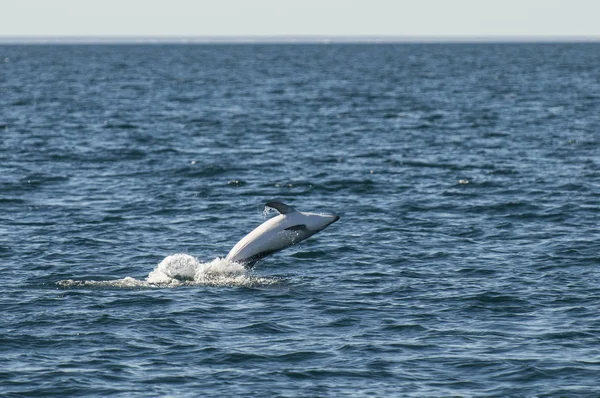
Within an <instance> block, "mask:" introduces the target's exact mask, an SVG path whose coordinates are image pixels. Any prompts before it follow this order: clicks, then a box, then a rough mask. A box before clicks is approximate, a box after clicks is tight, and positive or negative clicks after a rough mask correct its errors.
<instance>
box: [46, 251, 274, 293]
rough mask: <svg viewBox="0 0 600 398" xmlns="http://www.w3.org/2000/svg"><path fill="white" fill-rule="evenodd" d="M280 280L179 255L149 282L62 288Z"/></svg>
mask: <svg viewBox="0 0 600 398" xmlns="http://www.w3.org/2000/svg"><path fill="white" fill-rule="evenodd" d="M278 282H279V280H278V279H277V278H265V277H257V276H255V275H253V274H252V272H251V271H249V270H247V269H246V268H244V266H243V265H241V264H238V263H234V262H231V261H228V260H226V259H224V258H220V257H217V258H215V259H214V260H212V261H210V262H207V263H203V262H200V261H199V260H198V259H197V258H196V257H193V256H190V255H189V254H185V253H177V254H173V255H170V256H167V257H165V258H164V259H163V260H162V261H161V262H160V263H158V265H157V266H156V268H154V270H153V271H152V272H150V273H149V274H148V276H147V277H146V279H145V280H139V279H135V278H132V277H125V278H122V279H115V280H108V281H76V280H72V279H69V280H63V281H59V282H57V285H58V286H60V287H84V286H90V287H92V286H97V287H122V288H146V287H178V286H183V285H203V286H244V287H257V286H267V285H273V284H276V283H278Z"/></svg>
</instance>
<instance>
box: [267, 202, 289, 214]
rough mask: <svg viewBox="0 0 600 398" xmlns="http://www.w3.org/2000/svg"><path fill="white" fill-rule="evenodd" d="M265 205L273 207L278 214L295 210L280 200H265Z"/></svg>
mask: <svg viewBox="0 0 600 398" xmlns="http://www.w3.org/2000/svg"><path fill="white" fill-rule="evenodd" d="M265 207H270V208H272V209H275V210H277V211H278V212H279V214H288V213H293V212H295V211H296V210H295V209H294V208H293V207H292V206H288V205H286V204H285V203H281V202H267V203H266V204H265Z"/></svg>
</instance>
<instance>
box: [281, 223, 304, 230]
mask: <svg viewBox="0 0 600 398" xmlns="http://www.w3.org/2000/svg"><path fill="white" fill-rule="evenodd" d="M303 229H306V225H304V224H298V225H293V226H291V227H287V228H286V229H284V231H302V230H303Z"/></svg>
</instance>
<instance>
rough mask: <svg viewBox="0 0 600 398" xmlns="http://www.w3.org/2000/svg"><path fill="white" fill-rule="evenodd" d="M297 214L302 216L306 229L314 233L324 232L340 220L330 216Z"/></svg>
mask: <svg viewBox="0 0 600 398" xmlns="http://www.w3.org/2000/svg"><path fill="white" fill-rule="evenodd" d="M299 213H301V214H302V216H303V218H302V222H303V223H304V225H306V229H308V230H310V231H311V232H314V233H317V232H319V231H322V230H324V229H325V228H327V227H328V226H330V225H331V224H333V223H334V222H336V221H337V220H339V219H340V216H335V215H332V214H317V213H304V212H299Z"/></svg>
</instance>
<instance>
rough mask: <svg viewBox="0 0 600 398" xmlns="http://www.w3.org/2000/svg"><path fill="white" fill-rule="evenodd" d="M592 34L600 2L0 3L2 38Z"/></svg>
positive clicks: (599, 20) (599, 25)
mask: <svg viewBox="0 0 600 398" xmlns="http://www.w3.org/2000/svg"><path fill="white" fill-rule="evenodd" d="M23 36H26V37H31V36H35V37H56V36H69V37H122V36H126V37H132V36H133V37H206V36H208V37H227V36H236V37H255V36H280V37H281V36H321V37H323V36H324V37H337V36H365V37H366V36H384V37H385V36H390V37H440V38H444V37H587V38H596V39H600V1H599V0H166V1H165V0H0V37H4V38H6V37H9V38H10V37H23Z"/></svg>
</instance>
